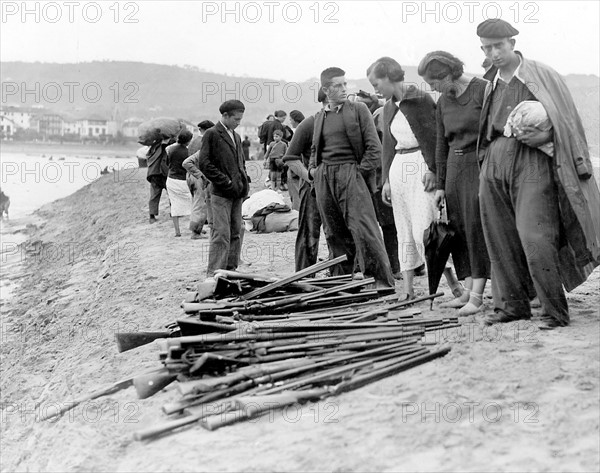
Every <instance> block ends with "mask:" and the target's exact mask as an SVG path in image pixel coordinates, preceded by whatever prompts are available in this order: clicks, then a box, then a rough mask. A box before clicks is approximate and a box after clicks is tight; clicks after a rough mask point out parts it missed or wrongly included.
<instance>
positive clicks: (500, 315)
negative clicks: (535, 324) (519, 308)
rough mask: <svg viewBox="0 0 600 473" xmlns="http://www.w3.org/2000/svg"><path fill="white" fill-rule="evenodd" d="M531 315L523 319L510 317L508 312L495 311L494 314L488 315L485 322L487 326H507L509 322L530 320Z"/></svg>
mask: <svg viewBox="0 0 600 473" xmlns="http://www.w3.org/2000/svg"><path fill="white" fill-rule="evenodd" d="M530 319H531V315H525V316H523V317H515V316H514V315H509V314H507V313H506V312H502V311H495V312H494V313H493V314H491V315H488V316H487V317H486V318H485V320H484V321H483V322H484V324H485V325H494V324H507V323H508V322H515V321H517V320H530Z"/></svg>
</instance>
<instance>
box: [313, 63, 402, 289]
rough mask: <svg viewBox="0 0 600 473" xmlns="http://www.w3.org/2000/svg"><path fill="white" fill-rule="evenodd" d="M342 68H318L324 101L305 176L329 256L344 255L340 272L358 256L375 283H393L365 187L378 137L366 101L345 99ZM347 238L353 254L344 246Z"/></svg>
mask: <svg viewBox="0 0 600 473" xmlns="http://www.w3.org/2000/svg"><path fill="white" fill-rule="evenodd" d="M345 74H346V73H345V72H344V71H343V70H342V69H340V68H338V67H330V68H328V69H325V70H324V71H323V72H322V73H321V88H322V90H323V92H324V93H325V95H326V96H327V101H328V104H327V105H326V106H325V107H324V108H323V110H322V111H320V112H319V113H317V115H316V116H315V125H314V132H313V144H312V147H311V157H310V164H309V176H310V178H311V179H314V182H315V191H316V195H317V205H318V208H319V212H320V213H321V216H322V218H323V220H324V223H325V225H324V226H325V235H326V237H327V243H328V244H329V248H330V249H331V251H332V252H333V256H334V257H337V256H340V255H342V254H344V253H346V254H347V256H348V261H347V262H346V263H344V265H343V266H344V272H345V273H346V274H350V273H352V271H353V268H354V259H355V257H358V262H359V265H360V268H361V270H362V272H363V273H364V274H365V275H366V276H368V277H371V276H372V277H374V278H375V281H376V286H377V287H380V288H384V287H393V286H394V278H393V276H392V270H391V268H390V262H389V259H388V256H387V254H386V252H385V246H384V243H383V238H382V236H381V231H380V229H379V224H378V223H377V217H376V215H375V209H374V208H373V202H372V201H371V195H370V192H369V187H367V186H371V187H372V189H373V192H374V191H375V171H376V169H377V165H378V163H379V161H380V160H381V142H380V141H379V138H378V136H377V130H376V129H375V124H374V122H373V117H372V116H371V113H370V112H369V109H368V108H367V106H366V105H365V104H364V103H360V102H356V103H353V102H349V101H348V100H347V96H346V78H345ZM352 242H354V246H355V247H356V254H354V253H353V252H351V251H349V249H350V248H352ZM348 253H350V254H348Z"/></svg>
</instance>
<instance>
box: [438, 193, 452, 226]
mask: <svg viewBox="0 0 600 473" xmlns="http://www.w3.org/2000/svg"><path fill="white" fill-rule="evenodd" d="M437 221H438V222H442V223H449V222H450V220H449V219H448V212H447V211H446V198H445V197H444V200H442V203H441V205H440V207H439V209H438V218H437Z"/></svg>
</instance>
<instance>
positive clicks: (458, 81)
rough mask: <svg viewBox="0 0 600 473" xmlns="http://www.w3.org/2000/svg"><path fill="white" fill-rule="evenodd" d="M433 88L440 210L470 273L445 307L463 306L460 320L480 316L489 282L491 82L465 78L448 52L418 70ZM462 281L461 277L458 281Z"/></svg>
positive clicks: (457, 259)
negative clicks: (484, 120) (482, 177)
mask: <svg viewBox="0 0 600 473" xmlns="http://www.w3.org/2000/svg"><path fill="white" fill-rule="evenodd" d="M418 72H419V75H420V76H421V77H423V79H424V80H425V82H427V83H428V84H429V86H430V87H431V88H432V89H433V90H435V91H437V92H440V93H441V96H440V98H439V100H438V103H437V110H436V122H437V146H436V153H435V154H436V158H435V159H436V168H437V190H436V193H435V203H436V205H437V206H438V207H439V206H440V205H442V202H443V200H444V198H445V199H446V205H447V211H448V218H449V220H450V223H451V224H452V225H453V227H454V228H455V230H456V231H457V232H456V233H457V238H458V239H459V243H458V245H457V247H456V251H453V253H452V258H453V260H454V264H455V266H456V267H457V272H458V268H459V267H463V268H464V267H467V268H469V271H468V274H470V277H467V278H466V279H465V285H466V287H467V291H465V293H464V294H463V295H462V296H461V297H458V298H456V299H454V300H453V301H451V302H449V303H446V304H444V305H445V306H446V307H457V308H458V307H460V308H461V309H460V310H459V315H471V314H475V313H477V312H479V310H480V309H481V306H482V299H483V290H484V289H485V284H486V282H487V280H488V279H489V277H490V260H489V256H488V253H487V249H486V246H485V239H484V235H483V228H482V226H481V215H480V211H479V196H478V191H479V163H478V159H477V152H476V148H477V137H478V134H479V116H480V114H481V108H482V105H483V95H484V92H485V86H486V83H487V81H485V80H483V79H479V78H476V77H472V76H468V75H466V74H463V63H462V62H461V61H460V60H459V59H458V58H456V57H454V56H453V55H451V54H450V53H447V52H445V51H434V52H431V53H429V54H427V55H426V56H425V57H424V58H423V60H422V61H421V63H420V64H419V69H418ZM459 277H460V276H459Z"/></svg>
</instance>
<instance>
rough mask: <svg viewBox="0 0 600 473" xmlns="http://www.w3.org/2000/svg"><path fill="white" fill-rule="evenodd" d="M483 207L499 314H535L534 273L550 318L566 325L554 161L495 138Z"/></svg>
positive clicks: (483, 183) (484, 175)
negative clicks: (532, 304) (533, 305)
mask: <svg viewBox="0 0 600 473" xmlns="http://www.w3.org/2000/svg"><path fill="white" fill-rule="evenodd" d="M479 203H480V209H481V220H482V224H483V233H484V236H485V242H486V246H487V248H488V252H489V256H490V262H491V267H492V275H491V276H492V282H493V284H492V292H493V296H494V307H495V309H496V310H500V311H503V312H505V313H506V314H507V315H509V316H513V317H527V316H530V315H531V309H530V306H529V298H530V296H531V288H530V282H529V281H530V280H529V275H528V273H529V274H530V275H531V280H533V285H534V287H535V290H536V292H537V295H538V297H539V298H540V302H541V303H542V307H543V310H544V312H545V314H546V315H549V316H551V317H554V318H555V319H557V320H559V321H561V322H563V323H567V322H568V321H569V309H568V306H567V299H566V297H565V292H564V289H563V287H562V283H561V278H560V271H559V259H558V250H559V238H560V214H559V207H558V197H557V190H556V185H555V183H554V177H553V170H552V158H550V157H549V156H547V155H546V154H544V153H543V152H541V151H539V150H537V149H533V148H530V147H528V146H526V145H522V144H521V143H519V142H518V141H517V140H516V139H514V138H504V137H499V138H496V139H495V140H494V141H493V142H492V143H491V144H490V146H489V148H488V149H487V150H486V155H485V160H484V162H483V166H482V169H481V177H480V185H479Z"/></svg>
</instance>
